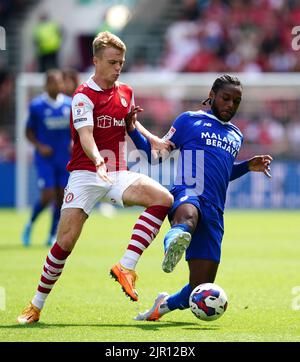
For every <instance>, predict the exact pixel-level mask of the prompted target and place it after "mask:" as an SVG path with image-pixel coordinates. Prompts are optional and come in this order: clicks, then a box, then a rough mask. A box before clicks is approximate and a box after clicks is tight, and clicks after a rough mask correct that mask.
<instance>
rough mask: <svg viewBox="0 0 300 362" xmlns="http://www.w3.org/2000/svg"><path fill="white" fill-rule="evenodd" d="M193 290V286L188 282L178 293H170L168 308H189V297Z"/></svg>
mask: <svg viewBox="0 0 300 362" xmlns="http://www.w3.org/2000/svg"><path fill="white" fill-rule="evenodd" d="M192 291H193V289H192V287H191V286H190V285H189V284H187V285H186V286H184V287H183V288H182V289H181V290H180V291H179V292H177V293H176V294H172V295H170V296H169V297H168V300H167V304H168V308H169V309H170V310H175V309H186V308H189V299H190V294H191V293H192Z"/></svg>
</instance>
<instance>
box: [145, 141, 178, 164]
mask: <svg viewBox="0 0 300 362" xmlns="http://www.w3.org/2000/svg"><path fill="white" fill-rule="evenodd" d="M149 141H150V144H151V153H152V155H153V157H154V159H157V158H158V157H162V158H163V160H165V159H166V158H167V157H168V156H169V153H170V152H171V151H172V149H173V143H172V142H171V141H168V140H165V139H163V138H159V137H157V136H152V137H151V138H150V139H149Z"/></svg>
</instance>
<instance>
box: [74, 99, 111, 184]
mask: <svg viewBox="0 0 300 362" xmlns="http://www.w3.org/2000/svg"><path fill="white" fill-rule="evenodd" d="M93 109H94V104H93V102H92V101H91V100H90V99H89V98H88V97H87V96H86V95H85V94H83V93H77V94H76V95H75V96H74V98H73V100H72V118H73V125H74V128H75V129H76V131H77V133H78V135H79V140H80V144H81V147H82V149H83V151H84V152H85V154H86V155H87V157H88V158H89V159H90V160H91V161H92V162H93V163H94V165H95V167H96V172H97V174H98V176H99V177H100V178H101V179H102V180H103V181H105V182H108V183H112V182H111V180H110V179H109V177H108V176H107V169H106V165H105V162H104V159H103V157H102V156H101V154H100V152H99V150H98V147H97V145H96V142H95V139H94V135H93V130H94V119H93Z"/></svg>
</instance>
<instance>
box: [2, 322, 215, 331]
mask: <svg viewBox="0 0 300 362" xmlns="http://www.w3.org/2000/svg"><path fill="white" fill-rule="evenodd" d="M52 327H54V328H57V327H58V328H68V327H96V328H107V327H111V328H138V329H142V330H144V331H156V330H160V329H162V328H172V327H173V328H174V327H181V328H182V329H185V330H197V331H199V330H200V331H201V330H203V331H208V330H211V331H213V330H218V329H219V327H218V326H204V325H201V324H198V323H191V322H173V321H172V322H171V321H170V322H168V321H164V322H160V321H159V322H137V323H136V324H107V323H90V324H88V323H86V324H84V323H59V324H57V323H53V324H52V323H43V322H39V323H37V324H31V325H19V324H11V325H8V326H0V329H16V328H18V329H24V328H30V329H31V328H34V329H51V328H52Z"/></svg>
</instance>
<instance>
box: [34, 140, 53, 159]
mask: <svg viewBox="0 0 300 362" xmlns="http://www.w3.org/2000/svg"><path fill="white" fill-rule="evenodd" d="M36 148H37V151H38V153H39V154H40V155H41V156H43V157H50V156H51V155H52V154H53V149H52V148H51V147H50V146H48V145H44V144H43V143H39V144H38V145H37V147H36Z"/></svg>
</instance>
